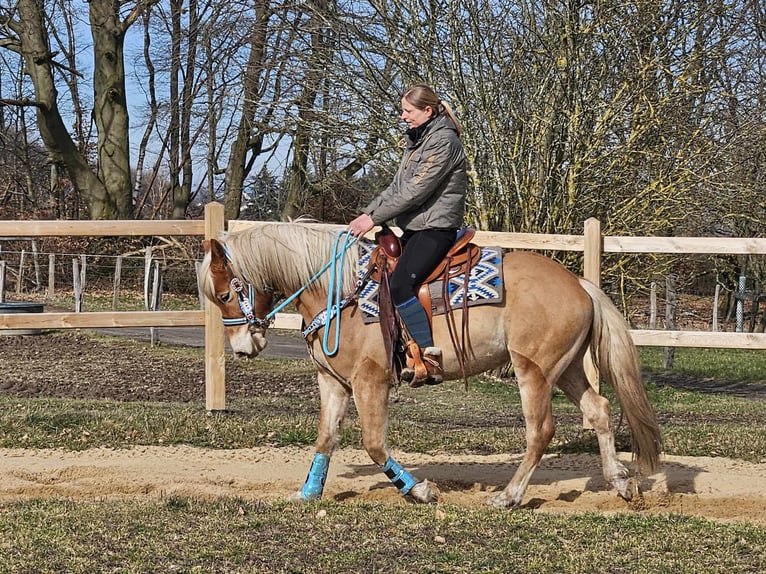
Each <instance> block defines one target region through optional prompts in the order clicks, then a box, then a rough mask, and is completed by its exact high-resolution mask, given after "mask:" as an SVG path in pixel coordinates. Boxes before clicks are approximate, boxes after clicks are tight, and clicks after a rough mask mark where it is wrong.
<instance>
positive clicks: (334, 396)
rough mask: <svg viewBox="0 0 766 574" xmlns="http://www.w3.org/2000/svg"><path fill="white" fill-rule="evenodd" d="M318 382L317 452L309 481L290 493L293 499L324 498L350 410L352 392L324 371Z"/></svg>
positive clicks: (320, 372) (318, 376)
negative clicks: (334, 453)
mask: <svg viewBox="0 0 766 574" xmlns="http://www.w3.org/2000/svg"><path fill="white" fill-rule="evenodd" d="M317 381H318V383H319V398H320V401H321V403H320V404H321V406H320V411H319V429H318V432H317V441H316V453H315V454H314V460H313V461H312V463H311V468H310V469H309V473H308V476H306V482H304V483H303V487H301V489H300V490H299V491H298V492H295V493H294V494H292V495H291V496H290V500H295V501H308V500H316V499H318V498H321V497H322V492H323V491H324V484H325V481H326V480H327V471H328V470H329V468H330V457H331V456H332V453H333V451H334V450H335V447H336V446H337V445H338V441H339V440H340V430H341V423H342V422H343V419H344V418H345V416H346V411H347V410H348V399H349V396H350V391H349V390H348V389H347V388H345V387H344V386H343V385H341V384H340V383H339V382H338V381H336V380H335V379H333V378H332V377H330V376H329V375H326V374H325V373H323V372H322V371H321V370H320V371H319V372H318V374H317Z"/></svg>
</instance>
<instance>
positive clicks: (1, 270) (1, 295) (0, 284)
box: [0, 261, 5, 303]
mask: <svg viewBox="0 0 766 574" xmlns="http://www.w3.org/2000/svg"><path fill="white" fill-rule="evenodd" d="M4 302H5V261H0V303H4Z"/></svg>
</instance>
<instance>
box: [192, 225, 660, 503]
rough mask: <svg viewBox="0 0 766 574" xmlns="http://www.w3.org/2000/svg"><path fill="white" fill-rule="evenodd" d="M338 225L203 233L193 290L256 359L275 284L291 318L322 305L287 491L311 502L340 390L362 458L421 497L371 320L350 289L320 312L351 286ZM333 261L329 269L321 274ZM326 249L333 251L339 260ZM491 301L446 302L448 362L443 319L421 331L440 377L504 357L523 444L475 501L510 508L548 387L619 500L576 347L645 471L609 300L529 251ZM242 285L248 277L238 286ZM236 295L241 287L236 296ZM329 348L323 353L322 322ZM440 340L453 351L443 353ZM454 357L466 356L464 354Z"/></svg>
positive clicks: (508, 257) (605, 414)
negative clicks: (582, 426)
mask: <svg viewBox="0 0 766 574" xmlns="http://www.w3.org/2000/svg"><path fill="white" fill-rule="evenodd" d="M338 235H339V232H338V226H332V225H328V224H322V223H316V222H314V223H307V222H300V221H297V222H289V223H286V222H254V223H253V225H252V226H250V227H247V228H244V229H242V230H239V231H236V232H222V233H221V235H220V238H219V239H210V240H205V241H203V247H204V251H205V255H204V258H203V261H202V264H201V266H200V275H199V277H200V287H201V289H202V292H203V293H204V295H205V296H206V297H207V298H208V299H209V300H210V301H212V302H213V303H214V304H215V305H216V306H217V307H218V308H219V309H220V311H221V315H222V317H223V321H224V325H225V331H226V335H227V337H228V340H229V344H230V345H231V348H232V350H233V352H234V353H235V354H236V356H238V357H245V358H252V357H255V356H257V355H258V354H259V353H260V352H261V351H263V349H264V348H265V347H266V345H267V329H268V326H269V324H270V321H269V317H268V313H269V311H270V309H272V305H273V297H274V294H275V293H278V294H283V295H284V296H287V297H289V298H291V299H292V301H293V302H294V304H295V307H296V309H297V311H298V313H299V314H300V315H301V316H302V317H303V321H304V325H305V324H309V323H310V322H311V321H312V320H314V319H315V318H316V317H317V316H321V314H322V313H323V312H324V313H326V314H327V315H329V317H330V320H329V321H328V324H325V325H324V326H322V327H320V329H319V330H318V331H316V332H314V333H312V334H309V335H307V336H306V344H307V348H308V350H309V354H310V356H311V358H312V360H313V362H314V365H315V367H316V371H317V382H318V386H319V395H320V417H319V424H318V434H317V440H316V443H315V449H316V450H315V453H314V458H313V460H312V462H311V465H310V467H309V471H308V475H307V477H306V481H305V483H304V484H303V486H302V488H301V489H300V490H299V491H297V492H295V493H294V494H293V495H292V496H291V497H290V498H291V499H292V500H296V501H309V500H314V499H319V498H321V496H322V492H323V489H324V485H325V479H326V477H327V471H328V467H329V463H330V457H331V456H332V453H333V451H334V449H335V448H336V447H337V445H338V442H339V439H340V428H341V423H342V421H343V419H344V417H345V415H346V411H347V409H348V406H349V401H350V400H351V399H352V398H353V400H354V402H355V405H356V409H357V412H358V416H359V421H360V425H361V428H362V444H363V446H364V448H365V450H366V451H367V454H368V455H369V457H370V459H371V460H372V461H373V462H374V463H375V464H376V465H378V467H379V468H380V470H382V472H383V473H384V474H385V475H386V476H387V477H388V478H389V479H390V480H391V482H392V483H393V484H394V485H395V486H396V487H397V488H398V490H399V492H400V493H401V494H402V495H405V496H406V497H407V498H408V499H410V500H412V501H414V502H421V503H432V502H436V501H437V499H438V488H437V487H436V486H435V485H434V484H432V483H430V482H429V481H428V480H427V479H423V480H418V479H417V478H415V477H414V476H413V475H412V474H411V473H410V472H409V471H408V470H407V469H405V468H404V467H403V466H402V465H401V464H399V463H398V462H397V461H396V460H395V459H394V458H393V456H392V455H391V454H390V452H389V449H388V447H387V444H386V434H387V428H388V416H389V412H388V401H389V392H390V390H391V388H392V386H393V385H392V382H391V381H392V372H391V362H390V360H389V357H388V356H387V353H386V350H385V347H386V345H385V344H384V343H385V342H384V339H383V334H382V332H381V328H380V325H379V324H376V323H369V322H365V321H364V319H363V317H362V316H361V313H360V311H359V307H358V305H357V304H356V302H355V301H354V298H353V297H345V298H344V300H347V301H350V303H349V304H348V305H345V306H340V305H338V306H334V310H335V311H336V313H330V312H328V308H329V307H330V305H329V303H328V299H329V298H330V297H328V292H329V291H331V290H333V289H337V290H341V291H342V292H343V293H344V294H346V295H349V294H352V293H353V292H354V291H355V288H356V286H357V282H358V270H357V265H358V261H359V255H358V250H357V249H355V248H354V249H347V250H345V251H343V257H341V258H339V257H338V253H339V250H338V248H337V245H338ZM333 259H334V260H335V262H336V263H335V265H336V266H337V269H335V268H333V269H334V271H335V272H334V273H329V272H324V273H323V272H322V271H323V269H327V267H328V265H329V262H330V261H332V260H333ZM338 259H341V261H340V262H338ZM502 268H503V276H504V281H503V289H504V290H505V293H504V295H505V296H504V298H503V300H502V303H499V304H491V305H483V306H476V307H471V308H470V312H468V311H463V310H462V309H457V310H455V311H453V313H454V314H455V315H456V316H455V317H453V319H452V320H456V321H460V320H461V318H462V317H461V315H462V314H463V313H464V312H465V313H469V315H470V317H469V320H468V325H467V329H468V337H467V340H469V341H470V349H469V350H468V352H467V353H466V352H464V353H463V354H464V357H463V359H467V360H466V361H465V362H464V361H463V360H460V358H459V357H458V356H457V353H456V352H455V350H454V347H453V345H452V344H451V339H450V337H451V335H450V333H449V327H448V319H447V318H446V316H445V315H440V316H435V317H434V318H433V338H434V342H435V344H436V345H437V346H440V347H441V348H442V350H443V367H444V373H445V380H450V379H452V380H454V379H459V378H465V376H466V375H468V376H470V375H475V374H479V373H482V372H485V371H488V370H491V369H494V368H498V367H502V366H505V365H507V364H508V363H509V362H510V363H512V365H513V372H514V374H515V377H516V379H517V383H518V388H519V393H520V397H521V409H522V412H523V415H524V420H525V428H526V451H525V453H524V455H523V457H522V460H521V463H520V464H519V466H518V468H517V469H516V472H515V473H514V474H513V476H512V478H511V480H510V482H509V483H508V484H507V486H505V488H504V489H503V490H502V491H501V492H499V493H497V494H495V495H494V496H492V497H490V498H489V499H488V501H487V502H488V504H490V505H491V506H494V507H498V508H515V507H518V506H520V505H521V503H522V501H523V498H524V493H525V491H526V489H527V485H528V484H529V481H530V479H531V477H532V474H533V473H534V471H535V469H536V468H537V466H538V464H539V463H540V460H541V458H542V456H543V454H544V453H545V450H546V448H547V446H548V444H549V442H550V440H551V439H552V437H553V435H554V423H553V415H552V395H553V391H554V388H555V387H558V388H559V389H560V390H561V391H563V392H564V394H565V395H566V396H567V397H568V398H569V400H571V401H572V402H573V403H574V404H575V405H577V406H578V407H579V408H580V410H581V411H582V413H583V415H584V417H585V420H587V421H588V423H589V424H590V425H591V427H592V428H593V429H594V430H595V433H596V436H597V438H598V446H599V450H600V455H601V463H602V469H603V474H604V478H605V479H606V481H607V483H608V484H609V485H612V486H613V487H614V488H615V489H616V490H617V493H618V494H619V496H621V497H622V498H623V499H625V500H626V501H630V500H631V499H632V497H633V496H634V494H635V493H638V481H637V478H636V477H633V476H631V473H630V472H629V470H628V468H627V467H626V466H625V465H624V464H622V462H620V460H619V459H618V457H617V453H616V448H615V439H614V433H613V430H612V427H611V420H610V416H611V406H610V403H609V401H608V399H606V398H605V397H603V396H601V395H600V394H599V393H597V392H596V391H595V390H594V389H593V388H592V386H591V385H590V383H589V381H588V379H587V376H586V372H585V363H584V361H586V360H588V359H587V356H588V355H587V354H586V351H587V350H588V349H589V348H590V350H591V352H590V353H589V354H590V355H591V359H590V360H591V361H592V362H593V364H594V366H595V367H596V368H597V369H598V370H599V371H600V374H601V376H602V378H603V379H604V380H605V381H606V383H607V384H609V385H610V386H611V387H612V388H613V389H614V391H615V395H616V398H617V401H618V402H619V403H620V405H621V407H622V412H623V416H624V417H625V419H626V420H627V424H628V426H629V428H630V433H631V446H632V452H633V461H634V462H635V464H636V467H637V472H639V473H642V472H648V473H649V474H651V473H653V472H655V471H656V469H657V468H658V465H659V458H660V453H661V450H662V437H661V433H660V430H659V426H658V423H657V418H656V415H655V412H654V410H653V408H652V405H651V403H650V401H649V398H648V396H647V392H646V388H645V387H644V384H643V380H642V377H641V371H640V367H639V360H638V353H637V351H636V348H635V345H634V343H633V340H632V338H631V336H630V332H629V327H628V325H627V323H626V321H625V319H624V317H623V316H622V314H621V313H620V311H619V310H618V309H617V307H616V306H615V305H614V304H613V303H612V302H611V300H610V299H609V297H608V296H607V295H606V294H605V293H604V292H603V291H602V290H601V289H600V288H599V287H597V286H596V285H594V284H593V283H591V282H589V281H587V280H585V279H583V278H579V277H577V276H576V275H575V274H573V273H572V272H570V271H569V270H567V269H566V268H565V267H564V266H563V265H561V264H559V263H558V262H556V261H554V260H553V259H550V258H548V257H545V256H543V255H541V254H537V253H535V252H531V251H508V252H504V253H503V254H502ZM244 285H247V286H248V289H247V290H246V289H245V288H244ZM248 292H249V293H250V294H249V295H248ZM330 330H334V331H335V333H336V335H335V336H336V337H337V346H336V348H335V349H333V350H328V349H327V345H326V337H324V336H323V334H324V333H325V332H329V331H330ZM450 349H453V350H452V351H450ZM465 355H467V356H465Z"/></svg>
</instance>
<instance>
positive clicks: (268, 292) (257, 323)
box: [223, 253, 281, 331]
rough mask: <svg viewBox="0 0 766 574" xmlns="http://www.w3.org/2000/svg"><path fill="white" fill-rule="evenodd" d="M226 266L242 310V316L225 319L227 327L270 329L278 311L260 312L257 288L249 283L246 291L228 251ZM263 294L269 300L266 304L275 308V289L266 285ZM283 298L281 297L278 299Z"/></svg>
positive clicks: (224, 322) (270, 307)
mask: <svg viewBox="0 0 766 574" xmlns="http://www.w3.org/2000/svg"><path fill="white" fill-rule="evenodd" d="M226 268H227V270H228V271H229V273H231V275H232V278H231V281H230V282H229V284H230V285H231V288H232V290H233V291H234V293H236V295H237V303H239V309H240V311H242V317H235V318H233V319H227V318H224V319H223V324H224V325H225V326H226V327H236V326H239V325H249V326H250V330H251V331H253V330H255V329H262V330H264V331H265V330H266V329H268V328H269V327H270V326H271V325H272V324H273V323H274V315H276V312H274V313H271V311H269V312H268V313H266V314H264V313H263V312H262V310H261V312H260V313H259V309H258V307H259V305H258V303H259V301H258V297H257V294H256V291H255V289H254V288H253V286H252V285H251V284H250V283H248V284H247V293H245V287H244V286H243V285H242V281H240V280H239V278H238V277H237V276H236V275H234V273H233V272H232V270H231V268H230V266H229V263H228V253H227V263H226ZM262 293H263V295H265V296H266V298H268V301H265V302H264V303H265V306H266V307H268V308H269V309H272V308H273V305H274V289H272V288H271V287H268V286H267V287H264V290H263V291H262ZM279 299H281V297H279V298H278V299H277V300H279ZM258 315H264V316H263V317H258Z"/></svg>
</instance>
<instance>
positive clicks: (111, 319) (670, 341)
mask: <svg viewBox="0 0 766 574" xmlns="http://www.w3.org/2000/svg"><path fill="white" fill-rule="evenodd" d="M247 225H248V223H247V222H242V221H232V222H230V224H229V228H230V229H231V230H232V231H236V230H238V229H242V228H244V227H246V226H247ZM337 227H338V229H342V228H343V226H337ZM223 229H224V220H223V206H222V205H220V204H218V203H210V204H208V205H207V206H206V208H205V219H204V221H168V220H165V221H132V220H131V221H0V237H42V236H93V237H96V236H150V235H158V236H172V235H192V236H193V235H198V236H204V237H205V238H212V237H217V236H218V233H219V232H220V231H222V230H223ZM475 242H476V243H477V244H479V245H495V246H499V247H504V248H508V249H530V250H550V251H580V252H582V253H583V276H584V277H586V278H587V279H589V280H591V281H593V282H594V283H596V284H597V285H600V282H601V281H600V279H601V257H602V255H603V253H668V254H673V253H675V254H737V255H745V254H748V255H762V254H766V238H729V237H725V238H723V237H629V236H602V235H601V227H600V223H599V222H598V220H596V219H589V220H588V221H586V222H585V228H584V233H583V235H554V234H527V233H500V232H487V231H479V232H477V233H476V236H475ZM201 325H204V327H205V402H206V407H207V409H208V410H224V409H225V407H226V402H225V371H224V332H223V323H222V321H221V316H220V312H219V311H218V308H217V307H216V306H215V305H206V308H205V310H204V311H121V312H82V313H16V314H0V329H19V328H37V329H67V328H98V327H168V326H201ZM275 326H276V327H277V328H284V329H298V328H300V318H299V317H298V316H297V315H292V314H283V313H280V314H278V315H277V317H276V325H275ZM631 335H632V337H633V340H634V341H635V342H636V344H637V345H645V346H666V347H712V348H743V349H766V334H764V333H729V332H707V331H661V330H641V329H635V330H632V331H631Z"/></svg>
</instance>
